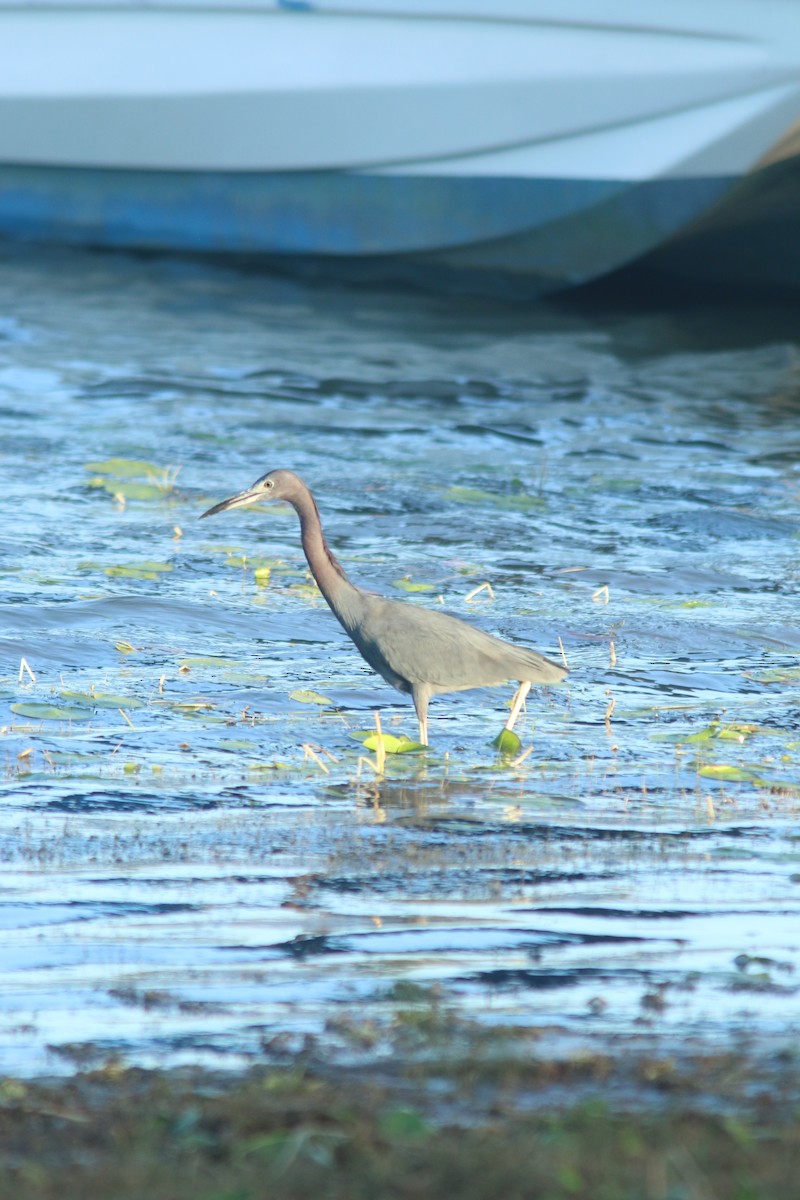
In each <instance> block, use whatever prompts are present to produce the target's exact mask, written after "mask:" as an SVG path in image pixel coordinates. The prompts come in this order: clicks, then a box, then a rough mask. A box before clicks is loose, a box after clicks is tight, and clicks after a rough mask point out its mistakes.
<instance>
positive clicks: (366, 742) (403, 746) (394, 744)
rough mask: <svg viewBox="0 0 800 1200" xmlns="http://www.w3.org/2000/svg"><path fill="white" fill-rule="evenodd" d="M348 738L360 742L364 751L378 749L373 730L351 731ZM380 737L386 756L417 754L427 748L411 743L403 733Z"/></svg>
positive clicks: (375, 732) (376, 735)
mask: <svg viewBox="0 0 800 1200" xmlns="http://www.w3.org/2000/svg"><path fill="white" fill-rule="evenodd" d="M350 737H351V738H355V739H356V741H357V742H361V744H362V745H363V747H364V749H365V750H377V748H378V734H377V731H376V730H375V729H357V730H353V731H352V732H351V734H350ZM382 737H383V748H384V750H385V751H386V753H387V754H419V752H420V751H421V750H427V748H428V747H427V746H423V745H422V743H421V742H412V740H411V738H409V737H406V735H405V734H404V733H401V734H400V735H399V736H395V735H394V734H393V733H384V734H382Z"/></svg>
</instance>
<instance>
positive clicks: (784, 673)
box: [748, 667, 800, 683]
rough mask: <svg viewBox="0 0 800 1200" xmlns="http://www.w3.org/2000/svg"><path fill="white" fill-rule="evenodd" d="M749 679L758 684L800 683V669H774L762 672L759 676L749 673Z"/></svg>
mask: <svg viewBox="0 0 800 1200" xmlns="http://www.w3.org/2000/svg"><path fill="white" fill-rule="evenodd" d="M748 678H749V679H754V680H755V681H756V683H800V667H773V668H772V669H771V670H769V671H761V672H760V673H759V674H758V675H751V674H749V672H748Z"/></svg>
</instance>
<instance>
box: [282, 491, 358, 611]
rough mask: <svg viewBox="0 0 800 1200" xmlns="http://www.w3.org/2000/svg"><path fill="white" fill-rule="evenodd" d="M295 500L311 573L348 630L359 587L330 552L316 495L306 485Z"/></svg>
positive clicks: (301, 536) (301, 537)
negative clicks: (315, 498)
mask: <svg viewBox="0 0 800 1200" xmlns="http://www.w3.org/2000/svg"><path fill="white" fill-rule="evenodd" d="M292 503H293V504H294V507H295V509H296V510H297V515H298V517H299V518H300V539H301V541H302V544H303V553H304V554H305V556H306V559H307V561H308V565H309V567H310V568H311V574H312V575H313V576H314V578H315V579H316V581H317V586H318V588H319V590H320V591H321V592H322V594H323V596H324V597H325V599H326V601H327V602H328V605H329V607H330V608H331V609H332V610H333V612H334V613H335V615H336V616H337V617H338V618H339V620H340V622H341V623H342V625H344V627H345V629H348V628H349V626H350V623H351V622H350V619H349V618H350V616H351V614H352V615H354V605H353V601H354V600H355V599H356V597H357V596H358V589H357V588H356V587H355V586H354V585H353V584H352V583H351V582H350V580H349V579H348V578H347V575H346V574H345V570H344V567H343V566H342V565H341V563H340V562H339V561H338V560H337V559H336V558H335V557H334V556H333V554H332V553H331V551H330V549H329V547H328V543H327V542H326V541H325V535H324V534H323V532H322V522H321V521H320V517H319V512H318V510H317V506H316V503H315V501H314V497H313V496H312V495H311V493H310V492H309V491H308V489H307V488H305V489H304V492H303V493H301V494H300V495H298V496H297V497H296V498H295V499H294V500H293V501H292ZM356 607H357V606H356Z"/></svg>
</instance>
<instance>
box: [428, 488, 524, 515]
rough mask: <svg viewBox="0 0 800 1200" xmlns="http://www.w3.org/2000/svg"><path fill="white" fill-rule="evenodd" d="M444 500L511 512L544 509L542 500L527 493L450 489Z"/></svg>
mask: <svg viewBox="0 0 800 1200" xmlns="http://www.w3.org/2000/svg"><path fill="white" fill-rule="evenodd" d="M445 499H447V500H454V501H455V502H456V503H457V504H491V505H493V506H494V507H495V508H503V509H508V510H510V511H511V512H528V511H529V510H530V509H539V510H541V509H543V508H546V504H545V501H544V500H542V499H541V498H540V497H539V496H531V495H529V494H528V493H527V492H512V493H511V494H510V495H499V494H497V493H496V492H484V491H482V489H481V488H467V487H451V488H449V489H448V491H447V493H446V495H445Z"/></svg>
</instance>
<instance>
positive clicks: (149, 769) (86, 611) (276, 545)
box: [0, 252, 800, 1072]
mask: <svg viewBox="0 0 800 1200" xmlns="http://www.w3.org/2000/svg"><path fill="white" fill-rule="evenodd" d="M798 364H800V323H798V321H797V319H796V314H795V315H793V314H791V313H788V314H787V313H780V312H757V311H742V310H739V309H733V308H730V309H719V310H717V311H716V312H715V311H712V310H706V309H703V308H701V307H696V308H686V307H684V308H681V309H676V310H673V311H663V312H660V311H658V310H653V311H651V312H635V311H634V312H631V311H628V312H627V313H626V312H618V313H603V312H602V311H598V310H594V311H590V310H587V309H584V310H579V309H576V308H574V307H573V308H572V309H570V310H566V309H559V308H526V309H514V308H503V307H499V306H494V307H491V308H487V309H484V308H481V307H480V306H477V305H475V304H474V303H471V304H469V305H465V304H461V303H459V302H458V301H456V300H454V299H452V298H448V299H446V300H445V299H443V300H435V299H432V298H427V297H423V296H418V295H413V294H404V295H400V296H393V295H388V294H386V295H385V294H381V293H378V292H374V291H373V292H370V291H348V290H341V291H337V290H335V289H332V288H330V287H327V288H322V287H318V288H313V287H307V286H305V285H303V284H299V283H296V282H295V283H293V282H288V281H282V280H265V279H262V278H259V277H257V276H251V275H246V274H240V273H236V272H233V271H229V270H225V269H223V268H220V267H209V266H199V265H195V264H191V263H189V264H187V263H174V262H169V261H165V260H161V261H156V262H150V263H148V262H145V261H135V260H129V259H125V258H119V259H117V258H114V257H110V256H108V257H102V256H97V257H95V256H90V255H86V256H82V255H78V254H75V255H71V254H70V255H67V254H63V255H62V254H52V255H27V254H16V253H14V254H12V253H9V252H6V253H5V255H4V258H3V270H2V273H1V274H0V447H1V449H0V454H2V467H3V498H4V514H5V516H4V521H3V525H2V530H1V531H0V556H1V557H2V566H3V584H2V586H3V596H2V626H1V627H0V651H1V655H2V657H1V658H0V724H1V725H2V727H3V732H2V742H1V743H0V744H1V745H2V749H3V768H4V770H3V778H2V809H1V810H0V811H1V813H2V815H1V816H0V861H2V875H0V929H1V930H2V937H3V949H2V952H0V1070H4V1071H9V1070H14V1071H23V1072H33V1071H40V1070H63V1069H69V1068H70V1067H71V1066H72V1064H73V1062H74V1055H75V1054H76V1053H77V1052H78V1050H79V1048H80V1047H81V1046H82V1045H83V1044H84V1043H91V1044H92V1045H94V1046H96V1047H98V1048H99V1052H100V1053H101V1054H104V1053H110V1052H115V1053H120V1054H122V1055H123V1056H125V1057H127V1059H128V1060H130V1061H137V1062H143V1063H153V1062H175V1061H185V1060H187V1059H188V1060H204V1061H221V1062H238V1061H242V1059H243V1058H244V1057H246V1056H247V1055H248V1054H251V1053H258V1052H260V1048H261V1047H262V1045H265V1044H266V1045H267V1046H272V1045H275V1044H276V1039H277V1043H279V1044H280V1045H282V1046H284V1047H286V1046H288V1047H290V1048H291V1046H292V1045H295V1044H299V1042H298V1039H301V1038H302V1036H303V1035H304V1034H307V1033H313V1034H318V1035H320V1036H321V1037H323V1039H328V1041H329V1042H330V1044H331V1046H335V1044H336V1043H337V1038H338V1037H339V1033H338V1032H337V1031H338V1030H339V1028H340V1020H341V1019H342V1018H344V1019H346V1018H347V1017H348V1015H352V1014H357V1013H364V1012H367V1011H368V1012H369V1013H370V1014H372V1015H374V1016H375V1017H376V1019H377V1018H379V1017H380V1015H381V1014H385V1015H388V1014H390V1013H391V1011H392V1005H393V996H395V995H396V985H397V984H398V982H401V983H402V982H406V983H407V982H413V983H416V984H422V985H436V986H437V987H438V988H440V989H441V994H442V995H444V996H445V997H446V998H447V1000H448V1002H450V1003H452V1004H453V1005H454V1006H456V1007H457V1008H461V1009H463V1010H464V1011H465V1012H468V1013H469V1014H470V1015H473V1016H475V1017H478V1018H480V1019H482V1020H486V1021H487V1022H497V1021H507V1020H511V1021H513V1022H516V1023H523V1024H532V1025H537V1026H542V1027H543V1028H544V1027H546V1028H548V1029H550V1030H551V1031H555V1032H557V1033H561V1034H566V1035H567V1036H568V1037H571V1038H578V1039H580V1038H584V1037H595V1038H603V1037H609V1036H613V1035H615V1034H617V1033H619V1032H620V1031H630V1030H631V1029H633V1028H639V1029H645V1030H652V1031H653V1032H654V1033H656V1034H657V1035H664V1036H667V1037H673V1038H677V1037H678V1036H680V1037H681V1038H684V1037H686V1036H687V1035H692V1036H693V1037H695V1038H710V1039H712V1040H715V1041H719V1040H721V1039H724V1038H727V1037H729V1036H731V1035H733V1036H739V1035H741V1034H743V1033H747V1034H748V1035H752V1036H756V1037H758V1036H762V1037H763V1038H764V1039H765V1040H767V1041H771V1040H774V1039H775V1038H778V1039H781V1038H786V1037H789V1036H792V1035H794V1036H796V1032H797V1026H798V1019H797V1011H798V990H799V989H800V938H799V937H798V929H800V921H798V917H800V855H799V854H798V838H799V837H800V821H799V820H798V808H799V807H800V802H799V801H798V794H799V793H798V788H800V769H799V765H798V764H799V762H800V753H799V751H800V721H799V720H798V707H797V701H798V686H800V622H798V601H797V585H798V573H799V572H798V557H799V554H800V540H799V537H800V465H799V464H800V374H798ZM112 459H121V460H143V461H144V462H145V463H149V464H152V469H150V471H149V472H148V471H147V470H146V469H145V468H144V467H141V468H139V469H138V474H134V475H131V474H129V473H128V472H130V471H132V470H134V468H131V467H130V465H129V464H127V463H117V464H113V463H109V460H112ZM92 464H93V465H92ZM276 466H285V467H290V468H292V469H294V470H296V471H298V472H299V473H300V474H302V475H303V476H304V477H305V479H306V480H307V482H308V483H309V484H310V485H311V487H312V488H313V489H314V491H315V493H316V496H317V500H318V503H319V506H320V509H321V511H322V515H323V519H324V522H325V526H326V532H327V535H328V538H329V540H330V542H331V544H332V546H333V547H334V548H335V550H336V552H337V554H338V555H339V557H340V558H341V559H342V561H343V563H344V565H345V566H346V568H347V570H348V571H349V572H350V573H351V574H352V576H353V577H354V578H355V580H356V581H357V582H359V583H360V584H362V585H364V586H366V587H368V588H371V589H374V590H378V591H382V592H385V593H387V594H393V595H395V596H398V597H404V598H405V599H406V600H407V602H408V603H410V604H420V605H438V604H439V601H440V597H441V598H442V599H443V601H444V604H445V606H446V607H447V608H448V609H449V610H450V611H453V612H455V613H459V614H462V615H466V616H469V617H470V618H471V619H473V620H475V621H477V622H478V623H480V624H481V625H483V627H484V628H486V629H488V630H490V631H491V632H496V633H499V634H501V635H502V636H505V637H508V638H512V639H518V640H520V641H522V642H525V643H528V644H530V645H533V646H535V647H537V648H539V649H540V650H543V651H544V652H545V653H548V654H550V655H551V656H554V657H558V656H559V655H560V649H559V644H558V640H559V638H560V639H561V641H562V644H563V647H564V652H565V654H566V656H567V659H568V662H569V666H570V669H571V674H570V677H569V680H568V682H567V684H566V685H564V686H561V687H558V688H553V689H550V690H549V691H546V692H545V691H539V692H538V693H536V694H535V695H532V697H531V698H530V700H529V704H528V713H527V717H526V721H525V723H524V726H523V728H522V729H521V730H520V732H521V736H522V742H523V747H525V748H527V747H528V746H530V745H532V747H533V749H532V751H531V752H530V753H529V754H528V756H527V757H525V758H524V759H523V760H522V761H519V762H513V763H509V762H503V761H501V760H498V758H497V757H496V754H495V752H494V751H493V749H492V747H491V745H490V742H491V739H492V738H493V737H494V735H495V734H496V733H497V732H498V730H499V729H500V727H501V725H502V722H503V720H504V714H505V712H506V709H505V707H504V705H505V702H506V701H507V699H508V697H509V695H510V690H511V689H506V690H505V691H503V690H502V689H500V690H491V691H483V692H470V693H462V694H460V695H455V696H445V697H437V698H436V699H435V700H434V702H433V703H432V706H431V720H430V735H431V742H432V747H431V751H430V753H429V754H427V755H426V756H424V757H420V756H414V755H402V756H401V755H397V756H393V757H390V759H389V761H388V766H387V771H386V777H385V778H384V779H381V780H379V779H377V778H376V776H375V773H374V771H373V770H372V768H371V767H370V766H369V765H368V764H367V763H364V762H362V763H360V764H359V757H366V756H367V751H365V750H364V749H363V748H362V747H361V745H360V743H358V742H357V741H356V740H354V739H353V738H352V737H351V736H350V734H351V733H352V732H353V731H357V730H359V729H364V728H367V727H369V726H371V725H372V724H373V720H374V712H375V710H380V713H381V716H382V720H383V725H384V728H385V729H387V730H389V731H391V732H398V731H402V732H405V733H408V734H409V735H410V736H412V737H413V736H415V734H416V722H415V720H414V715H413V709H412V708H411V706H410V703H409V702H408V700H407V698H405V697H402V696H400V695H399V694H398V693H395V692H393V691H391V690H390V689H389V688H388V687H386V686H385V685H384V684H383V683H382V681H381V680H379V679H378V678H377V677H376V676H374V675H373V674H371V673H370V671H369V670H368V668H367V667H366V666H365V664H364V663H363V662H362V661H361V659H360V658H359V657H358V655H357V653H356V652H355V650H354V649H353V648H352V646H351V645H350V643H349V642H348V640H347V639H346V637H345V635H344V633H343V632H342V631H341V629H340V628H339V626H338V625H337V624H336V623H335V621H334V620H333V618H332V617H331V615H330V614H329V612H328V610H327V608H326V606H325V605H324V603H323V602H322V601H321V599H320V598H319V597H318V596H316V595H315V594H314V592H313V590H312V589H311V588H310V587H309V586H308V581H307V579H306V573H305V562H304V560H303V559H302V557H301V553H300V549H299V541H298V532H297V526H296V519H295V518H294V515H293V514H292V513H291V512H289V511H288V510H283V509H279V508H276V509H275V510H268V511H263V512H255V511H243V512H232V513H228V514H224V515H222V516H220V517H218V518H216V519H215V520H214V522H211V521H209V522H203V523H202V524H200V523H199V522H198V521H197V517H198V516H199V514H200V513H201V512H202V511H203V510H204V508H206V507H207V506H208V505H209V504H210V503H212V501H214V500H216V499H220V498H222V497H223V496H226V495H229V494H230V493H231V492H233V491H237V490H239V489H241V488H242V487H244V486H245V485H247V484H248V483H250V482H252V480H253V479H254V478H255V477H256V476H258V475H260V474H261V473H263V472H264V471H265V470H267V469H270V468H273V467H276ZM155 468H157V470H156V469H155ZM178 468H180V470H179V472H178V473H177V474H176V472H177V471H178ZM256 568H260V569H261V571H262V574H261V576H259V577H258V579H257V578H256V577H255V576H254V569H256ZM266 568H269V572H270V573H269V578H268V580H267V579H266V577H265V569H266ZM403 581H405V584H406V586H407V585H408V583H409V582H410V583H411V584H412V585H416V584H426V585H430V586H429V588H428V589H427V590H422V591H412V592H409V593H404V592H403V591H402V590H399V588H398V583H402V582H403ZM485 582H490V583H491V585H492V588H493V592H494V599H493V600H491V599H490V597H489V593H488V591H487V590H484V591H482V592H479V593H478V594H477V595H475V596H474V598H473V599H472V600H471V601H467V600H466V597H467V596H468V595H469V594H470V593H471V592H472V591H473V590H474V589H475V588H477V587H478V586H479V585H480V584H482V583H485ZM604 589H607V590H604ZM22 658H24V659H25V660H26V663H27V664H28V666H29V667H30V671H31V672H32V673H33V675H34V676H35V680H33V679H32V678H31V675H30V673H29V672H28V671H27V670H26V669H25V667H24V666H23V667H22V668H21V659H22ZM297 690H301V691H302V690H304V691H311V692H314V693H317V696H318V698H320V697H324V698H325V702H321V701H320V702H314V701H310V700H309V698H308V697H307V696H305V697H303V696H301V697H300V698H292V697H291V693H292V692H295V691H297ZM612 703H613V708H612ZM30 705H44V706H50V707H51V708H53V709H55V711H56V715H55V716H54V715H52V714H50V715H45V716H42V714H43V713H45V714H47V709H37V708H34V709H31V708H30V707H29V706H30ZM12 706H15V707H13V708H12ZM19 706H22V708H21V710H20V711H17V710H18V709H19ZM59 710H61V711H62V713H66V714H67V715H66V716H61V717H60V718H59V717H58V715H57V713H58V711H59ZM70 714H71V715H70ZM534 725H535V728H534ZM307 747H310V751H309V750H308V749H306V748H307ZM393 987H394V988H395V991H394V992H393V990H392V989H393ZM76 1048H78V1050H76ZM65 1051H66V1053H65Z"/></svg>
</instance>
